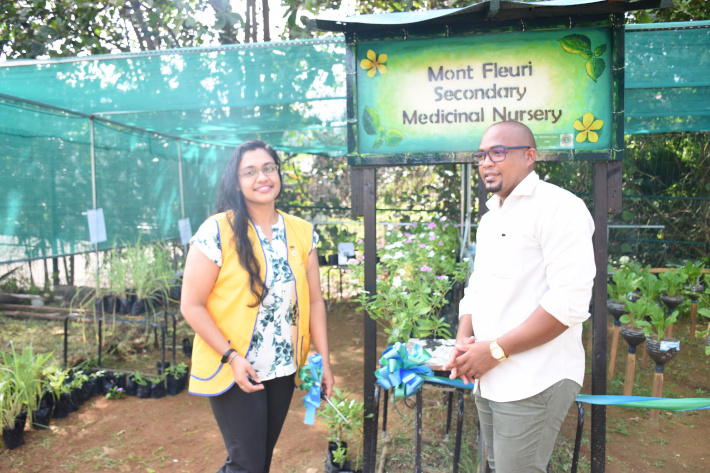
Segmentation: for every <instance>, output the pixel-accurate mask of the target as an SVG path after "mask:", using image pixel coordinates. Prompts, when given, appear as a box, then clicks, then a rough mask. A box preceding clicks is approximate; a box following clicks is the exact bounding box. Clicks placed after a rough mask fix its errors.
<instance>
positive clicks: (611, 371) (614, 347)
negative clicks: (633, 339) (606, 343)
mask: <svg viewBox="0 0 710 473" xmlns="http://www.w3.org/2000/svg"><path fill="white" fill-rule="evenodd" d="M619 332H621V325H620V324H619V325H617V324H616V321H615V323H614V337H613V338H612V340H611V360H609V379H611V378H613V377H614V368H616V351H617V348H618V345H619Z"/></svg>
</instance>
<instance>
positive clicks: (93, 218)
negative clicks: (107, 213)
mask: <svg viewBox="0 0 710 473" xmlns="http://www.w3.org/2000/svg"><path fill="white" fill-rule="evenodd" d="M86 217H87V218H88V219H89V241H90V242H91V243H94V244H96V243H101V242H104V241H106V221H105V220H104V209H91V210H87V211H86Z"/></svg>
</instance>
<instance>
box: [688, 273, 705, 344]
mask: <svg viewBox="0 0 710 473" xmlns="http://www.w3.org/2000/svg"><path fill="white" fill-rule="evenodd" d="M704 268H705V265H704V264H703V263H698V264H694V263H693V262H692V261H688V262H687V263H685V267H684V268H683V271H684V272H685V274H687V275H688V284H689V285H690V287H688V289H687V290H686V294H687V295H688V296H689V297H690V341H691V342H694V341H695V323H696V320H697V317H698V298H699V297H700V295H701V294H702V293H703V291H704V290H705V285H704V284H703V270H704Z"/></svg>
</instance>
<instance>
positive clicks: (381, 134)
mask: <svg viewBox="0 0 710 473" xmlns="http://www.w3.org/2000/svg"><path fill="white" fill-rule="evenodd" d="M386 131H387V129H386V128H385V127H383V126H380V130H379V133H378V134H379V135H380V136H381V137H382V138H384V137H385V132H386Z"/></svg>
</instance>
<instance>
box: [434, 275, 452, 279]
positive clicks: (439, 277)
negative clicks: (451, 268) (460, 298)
mask: <svg viewBox="0 0 710 473" xmlns="http://www.w3.org/2000/svg"><path fill="white" fill-rule="evenodd" d="M436 279H449V277H448V276H437V277H436Z"/></svg>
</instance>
